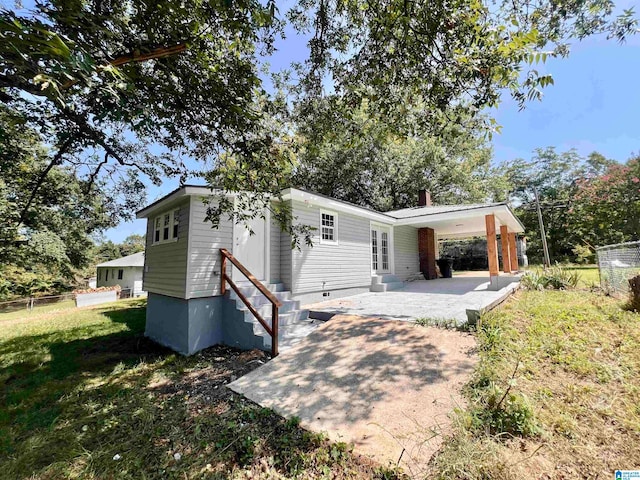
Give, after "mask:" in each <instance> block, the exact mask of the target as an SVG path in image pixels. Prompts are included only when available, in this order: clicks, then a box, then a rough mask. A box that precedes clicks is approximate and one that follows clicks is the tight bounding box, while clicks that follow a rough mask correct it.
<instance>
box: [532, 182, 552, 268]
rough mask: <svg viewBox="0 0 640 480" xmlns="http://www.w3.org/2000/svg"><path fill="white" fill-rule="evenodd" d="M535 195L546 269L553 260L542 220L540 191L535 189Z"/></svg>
mask: <svg viewBox="0 0 640 480" xmlns="http://www.w3.org/2000/svg"><path fill="white" fill-rule="evenodd" d="M533 194H534V195H535V197H536V210H537V211H538V223H539V224H540V236H541V237H542V251H543V252H544V268H547V267H550V266H551V259H550V258H549V247H548V246H547V234H546V232H545V230H544V221H543V220H542V211H541V210H540V199H539V198H538V189H537V188H534V189H533Z"/></svg>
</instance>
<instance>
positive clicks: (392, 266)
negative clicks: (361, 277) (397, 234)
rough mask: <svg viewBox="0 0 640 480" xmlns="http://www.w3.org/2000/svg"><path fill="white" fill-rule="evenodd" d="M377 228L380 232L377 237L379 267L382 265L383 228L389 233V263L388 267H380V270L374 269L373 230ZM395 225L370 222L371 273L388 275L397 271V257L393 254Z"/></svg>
mask: <svg viewBox="0 0 640 480" xmlns="http://www.w3.org/2000/svg"><path fill="white" fill-rule="evenodd" d="M374 229H375V230H376V231H378V232H380V237H379V238H377V239H376V240H377V242H378V267H382V265H383V264H382V230H384V231H385V232H386V233H387V263H388V265H387V266H388V268H387V269H386V270H384V269H382V268H378V270H374V269H373V244H372V242H373V235H372V231H373V230H374ZM393 234H394V231H393V225H385V224H384V223H380V222H369V256H370V257H371V261H370V262H369V267H370V268H371V275H388V274H390V273H395V259H394V254H393V250H394V249H393V246H394V243H393Z"/></svg>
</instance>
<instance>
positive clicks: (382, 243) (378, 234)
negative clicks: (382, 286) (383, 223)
mask: <svg viewBox="0 0 640 480" xmlns="http://www.w3.org/2000/svg"><path fill="white" fill-rule="evenodd" d="M389 235H390V233H389V229H388V228H386V227H380V226H377V225H374V226H372V227H371V270H372V271H373V272H374V273H389V271H390V267H389Z"/></svg>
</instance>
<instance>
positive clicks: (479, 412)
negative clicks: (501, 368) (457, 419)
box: [472, 385, 539, 437]
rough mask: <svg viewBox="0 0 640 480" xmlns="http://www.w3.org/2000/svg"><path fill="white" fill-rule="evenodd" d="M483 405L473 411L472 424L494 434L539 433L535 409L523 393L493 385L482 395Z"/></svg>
mask: <svg viewBox="0 0 640 480" xmlns="http://www.w3.org/2000/svg"><path fill="white" fill-rule="evenodd" d="M481 404H482V405H481V407H480V408H477V409H475V410H473V411H472V426H473V427H474V429H476V430H481V431H489V433H491V434H492V435H504V434H508V435H520V436H525V437H526V436H533V435H537V434H538V433H539V428H538V425H537V424H536V421H535V416H534V414H533V409H532V408H531V405H530V404H529V402H528V400H527V398H526V397H525V396H524V395H523V394H521V393H514V392H511V391H510V389H509V388H507V390H505V391H502V390H500V389H499V388H497V387H496V386H495V385H491V386H490V387H489V388H488V389H487V390H486V391H485V392H484V395H483V396H482V399H481Z"/></svg>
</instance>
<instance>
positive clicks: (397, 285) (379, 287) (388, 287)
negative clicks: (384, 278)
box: [370, 282, 404, 292]
mask: <svg viewBox="0 0 640 480" xmlns="http://www.w3.org/2000/svg"><path fill="white" fill-rule="evenodd" d="M403 287H404V283H402V282H394V283H378V284H372V285H371V288H370V291H371V292H390V291H392V290H399V289H401V288H403Z"/></svg>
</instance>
